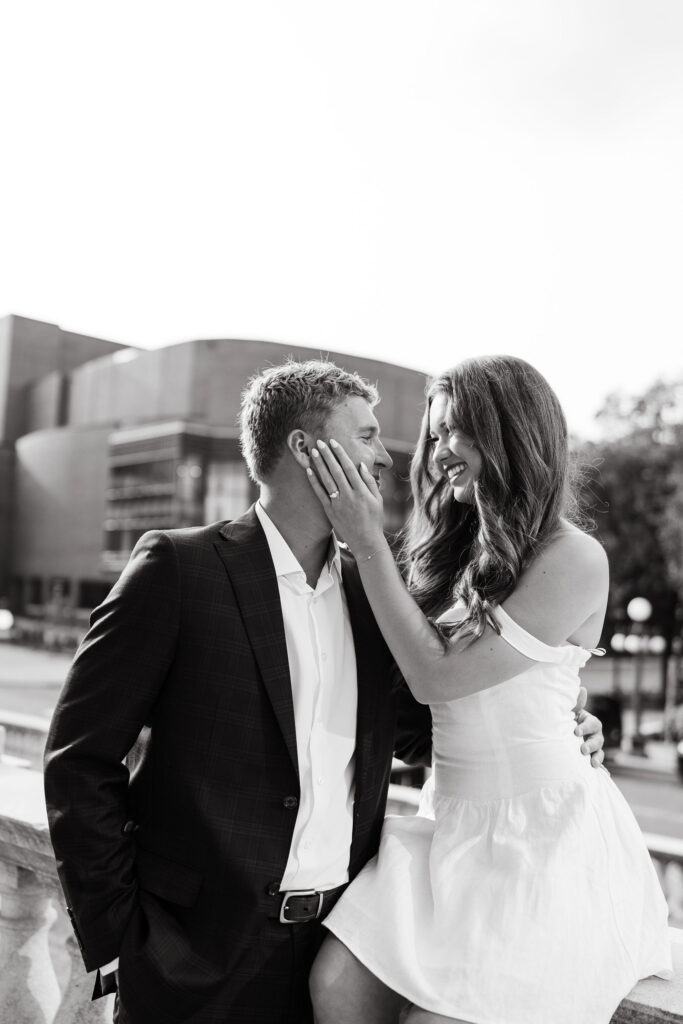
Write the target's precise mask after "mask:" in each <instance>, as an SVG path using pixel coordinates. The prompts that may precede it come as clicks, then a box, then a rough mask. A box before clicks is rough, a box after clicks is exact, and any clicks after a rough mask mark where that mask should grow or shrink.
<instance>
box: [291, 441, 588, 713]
mask: <svg viewBox="0 0 683 1024" xmlns="http://www.w3.org/2000/svg"><path fill="white" fill-rule="evenodd" d="M319 449H320V454H318V455H313V459H312V461H313V462H314V464H315V465H316V472H315V473H314V472H313V470H312V469H309V471H308V473H309V476H308V478H309V481H310V482H311V486H312V487H313V489H314V491H315V493H316V494H317V496H318V498H319V500H320V501H321V503H322V504H323V506H324V508H325V510H326V512H327V515H328V516H329V519H330V522H331V523H332V525H333V526H334V528H335V530H337V531H338V532H339V534H340V535H341V536H342V537H343V538H344V540H345V541H346V542H347V543H348V544H349V546H350V548H351V550H352V551H353V552H354V554H355V556H356V559H357V563H358V568H359V571H360V574H361V578H362V581H363V586H364V588H365V592H366V594H367V596H368V600H369V601H370V604H371V606H372V610H373V613H374V615H375V618H376V619H377V623H378V625H379V627H380V629H381V631H382V633H383V635H384V638H385V640H386V642H387V644H388V646H389V648H390V649H391V651H392V653H393V655H394V657H395V659H396V662H397V664H398V666H399V668H400V669H401V672H402V673H403V675H404V677H405V679H406V682H407V683H408V685H409V686H410V688H411V690H412V692H413V694H414V695H415V697H416V698H417V700H419V701H420V702H422V703H425V704H428V703H429V704H431V703H437V702H439V701H446V700H455V699H458V698H461V697H466V696H469V695H470V694H472V693H477V692H478V691H480V690H486V689H488V688H489V687H491V686H496V685H497V684H498V683H501V682H503V681H504V680H506V679H510V678H512V677H513V676H515V675H518V674H519V673H520V672H523V671H524V670H525V669H527V668H528V667H529V666H530V665H532V664H533V661H531V660H530V659H529V658H526V657H525V656H524V655H522V654H520V653H519V652H518V651H516V650H515V649H514V648H512V647H511V646H510V645H509V644H508V643H506V641H505V640H503V639H502V638H501V637H500V636H498V634H497V633H496V632H495V630H494V629H493V628H492V627H491V626H489V625H487V627H486V629H485V631H484V633H483V635H482V636H481V637H480V638H479V639H478V640H476V641H474V642H473V643H471V644H470V645H469V646H464V645H463V643H462V642H455V643H453V644H451V645H449V646H448V647H447V648H446V649H445V650H444V646H443V644H442V642H441V639H440V637H439V635H438V634H437V632H436V630H435V629H434V627H433V626H432V625H431V623H430V622H429V621H428V620H427V618H426V617H425V616H424V615H423V613H422V612H421V610H420V609H419V607H418V605H417V604H416V602H415V601H414V600H413V598H412V597H411V595H410V594H409V592H408V590H407V588H406V586H405V584H404V582H403V580H402V578H401V574H400V572H399V570H398V568H397V567H396V565H395V563H394V559H393V555H392V552H391V549H390V548H389V545H388V544H387V542H386V540H385V538H384V534H383V532H382V498H381V495H380V491H379V488H378V487H377V484H376V483H375V481H374V479H373V477H372V475H371V474H370V473H369V472H368V471H367V469H366V468H365V467H364V466H363V465H362V464H361V469H360V472H359V471H358V470H357V469H356V467H355V466H354V465H353V463H352V462H351V460H350V459H349V458H348V456H347V455H346V453H345V452H344V450H343V449H342V448H341V446H339V445H336V444H332V450H330V448H329V447H328V446H326V445H322V444H321V443H319ZM335 491H338V492H339V495H338V497H336V498H332V499H330V497H329V495H330V493H334V492H335ZM606 593H607V562H606V558H605V555H604V552H603V550H602V548H601V547H600V545H599V544H598V543H597V542H596V541H594V540H592V538H590V537H588V536H586V535H585V534H582V533H580V532H579V531H569V532H567V533H563V534H562V535H560V536H558V538H557V540H555V541H553V542H552V544H551V545H550V546H549V547H548V548H547V549H546V550H545V551H544V552H543V553H542V554H541V555H540V556H539V557H538V558H537V559H536V561H535V562H534V563H533V565H531V566H530V567H529V569H528V570H527V571H526V572H525V573H524V574H523V575H522V576H521V577H520V580H519V584H518V586H517V588H516V589H515V591H514V593H513V594H512V595H511V596H510V597H509V598H508V599H507V601H506V602H505V606H504V607H505V609H506V610H507V611H508V612H509V614H510V615H511V616H512V617H513V618H514V619H516V621H517V622H518V623H519V624H520V625H521V626H522V627H523V628H525V629H526V630H528V631H529V632H530V633H532V634H533V635H534V636H536V637H537V638H538V639H539V640H542V641H543V642H544V643H547V644H551V645H553V646H555V645H557V644H561V643H564V642H565V641H566V640H567V639H568V638H569V637H571V636H572V635H573V634H574V633H575V631H576V630H577V629H579V627H581V626H582V625H583V624H584V623H586V622H587V620H589V619H590V618H591V616H593V615H596V616H598V613H599V611H600V609H601V608H602V607H604V603H605V600H606ZM595 642H597V637H595Z"/></svg>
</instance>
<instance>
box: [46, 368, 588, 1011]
mask: <svg viewBox="0 0 683 1024" xmlns="http://www.w3.org/2000/svg"><path fill="white" fill-rule="evenodd" d="M377 400H378V396H377V393H376V391H375V389H374V388H372V387H370V386H369V385H367V384H366V383H365V382H364V381H362V380H361V379H360V378H359V377H358V376H356V375H354V374H349V373H346V372H345V371H343V370H340V369H339V368H337V367H335V366H333V365H332V364H329V363H317V362H311V363H303V364H297V363H288V364H285V365H283V366H279V367H275V368H273V369H270V370H268V371H266V372H265V373H264V374H261V375H260V376H258V377H256V378H255V379H254V380H253V381H252V382H251V384H250V386H249V387H248V389H247V391H246V392H245V395H244V400H243V409H242V445H243V451H244V455H245V458H246V461H247V465H248V467H249V471H250V473H251V475H252V477H253V478H254V479H255V480H256V481H257V482H258V483H259V485H260V489H261V493H260V500H259V502H258V503H257V505H256V506H255V507H254V508H252V509H250V510H249V511H248V512H247V513H246V514H245V515H244V516H242V517H241V518H240V519H238V520H236V521H235V522H232V523H222V524H221V523H218V524H215V525H213V526H208V527H201V528H197V529H190V530H177V531H176V530H174V531H168V532H153V533H149V534H146V535H145V536H144V537H142V538H141V540H140V541H139V542H138V544H137V546H136V548H135V550H134V551H133V554H132V555H131V559H130V562H129V564H128V566H127V568H126V570H125V571H124V573H123V574H122V576H121V578H120V580H119V581H118V583H117V584H116V585H115V586H114V588H113V590H112V592H111V593H110V595H109V596H108V598H107V599H106V600H105V602H104V603H103V604H102V605H101V606H100V607H99V608H97V609H96V610H95V611H94V612H93V616H92V623H91V628H90V631H89V633H88V635H87V637H86V638H85V640H84V642H83V645H82V646H81V648H80V650H79V652H78V654H77V656H76V659H75V661H74V665H73V667H72V670H71V673H70V675H69V677H68V679H67V682H66V685H65V687H64V691H63V693H62V695H61V697H60V701H59V703H58V706H57V709H56V711H55V716H54V719H53V723H52V727H51V730H50V735H49V737H48V743H47V750H46V760H45V783H46V794H47V801H48V808H49V818H50V828H51V834H52V840H53V844H54V847H55V853H56V857H57V863H58V867H59V871H60V877H61V880H62V884H63V887H64V892H65V895H66V900H67V905H68V907H69V908H70V914H71V917H72V921H73V924H74V928H75V931H76V934H77V937H78V939H79V942H80V944H81V948H82V951H83V957H84V960H85V964H86V967H87V968H88V969H89V970H93V969H95V968H102V969H103V971H102V978H99V977H98V985H97V987H96V991H102V990H103V989H105V990H106V989H107V988H109V987H110V986H111V985H112V984H113V980H114V979H115V980H116V984H117V986H118V1001H117V1014H118V1020H119V1021H120V1022H121V1024H174V1022H180V1021H183V1022H188V1024H209V1022H218V1021H221V1022H228V1021H230V1022H231V1024H241V1022H245V1024H246V1022H247V1021H258V1022H262V1024H276V1022H278V1024H281V1022H287V1024H303V1022H307V1021H310V1019H311V1011H310V1003H309V1000H308V992H307V975H308V970H309V968H310V965H311V963H312V961H313V958H314V956H315V953H316V952H317V949H318V947H319V945H320V942H321V940H322V934H323V932H322V927H321V920H322V918H323V917H324V915H325V914H326V913H327V911H328V910H329V909H330V907H331V906H332V905H333V903H334V901H335V900H336V899H337V898H338V896H339V895H340V893H341V891H342V889H343V887H344V885H345V884H346V883H347V882H348V880H349V879H351V878H353V877H354V876H355V875H356V874H357V873H358V871H359V870H360V868H361V867H362V866H363V864H364V863H365V862H366V861H367V860H368V859H369V858H370V857H371V856H372V855H373V854H374V853H375V851H376V849H377V845H378V841H379V834H380V829H381V824H382V817H383V814H384V807H385V802H386V793H387V785H388V780H389V771H390V765H391V756H392V751H393V750H396V752H397V754H398V755H399V756H401V757H403V758H404V759H407V760H411V761H420V760H421V761H423V762H424V761H426V760H428V758H429V747H430V720H429V713H428V710H427V709H426V708H425V707H424V706H423V705H419V704H417V703H416V702H415V701H413V700H412V698H411V696H410V694H409V693H408V692H407V690H406V688H405V685H404V684H403V683H402V681H401V680H400V677H399V676H398V674H397V671H396V669H395V666H394V664H393V661H392V659H391V656H390V654H389V651H388V649H387V647H386V645H385V644H384V641H383V640H382V637H381V635H380V634H379V631H378V629H377V626H376V623H375V621H374V619H373V617H372V614H371V612H370V609H369V606H368V604H367V601H366V599H365V596H364V593H363V590H362V587H361V585H360V581H359V577H358V573H357V570H356V568H355V565H354V562H353V559H352V557H351V556H350V555H349V554H348V553H347V552H345V551H343V550H340V549H339V547H338V545H337V542H336V539H335V538H334V536H331V532H330V526H329V523H328V521H327V519H326V518H325V516H324V513H323V512H322V509H321V506H320V504H319V502H318V500H317V498H316V497H315V495H314V494H313V493H312V491H311V489H310V486H309V484H308V481H307V480H306V477H305V468H306V466H307V465H308V452H309V451H310V449H311V446H312V445H313V444H314V443H315V439H316V438H317V437H320V436H333V437H335V438H337V439H338V440H339V441H340V442H341V443H342V444H343V445H344V447H345V449H346V450H347V452H349V454H350V455H351V457H352V458H353V459H354V461H355V462H356V463H357V464H359V463H360V462H361V461H362V462H364V463H365V464H366V466H367V467H368V468H369V469H370V470H371V472H372V473H373V475H374V476H375V478H376V479H377V480H379V478H380V474H381V471H382V470H383V469H388V468H389V467H390V466H391V459H390V457H389V455H388V453H387V451H386V449H385V448H384V446H383V445H382V443H381V441H380V437H379V425H378V423H377V420H376V418H375V415H374V413H373V407H374V405H375V404H376V402H377ZM583 728H584V731H585V732H586V733H589V732H591V731H592V730H594V729H595V720H592V721H591V722H588V723H586V722H584V725H583ZM598 728H599V723H598ZM587 742H588V743H589V749H590V750H598V749H599V747H600V746H601V737H600V736H599V735H597V736H593V737H592V738H590V739H589V740H588V741H587ZM127 756H128V767H124V765H123V764H122V763H121V762H122V759H123V758H124V757H127ZM398 895H399V894H397V896H398Z"/></svg>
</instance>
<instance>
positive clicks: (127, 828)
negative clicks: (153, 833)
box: [122, 821, 140, 836]
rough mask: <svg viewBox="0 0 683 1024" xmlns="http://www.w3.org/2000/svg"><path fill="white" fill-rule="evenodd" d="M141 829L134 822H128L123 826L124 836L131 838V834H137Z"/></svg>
mask: <svg viewBox="0 0 683 1024" xmlns="http://www.w3.org/2000/svg"><path fill="white" fill-rule="evenodd" d="M139 828H140V826H139V825H136V824H135V822H134V821H127V822H126V824H125V825H124V826H123V829H122V831H123V834H124V836H129V835H130V834H131V832H137V830H138V829H139Z"/></svg>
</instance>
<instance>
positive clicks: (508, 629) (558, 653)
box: [488, 605, 592, 666]
mask: <svg viewBox="0 0 683 1024" xmlns="http://www.w3.org/2000/svg"><path fill="white" fill-rule="evenodd" d="M488 617H489V621H490V622H491V625H492V627H493V628H494V629H495V631H496V632H497V633H498V634H499V635H500V636H501V637H502V638H503V640H505V641H506V643H508V644H510V646H511V647H514V648H515V650H516V651H519V653H520V654H523V655H524V656H525V657H526V658H530V659H531V660H532V661H544V662H550V663H552V664H556V665H578V666H580V665H584V664H585V663H586V662H587V661H588V659H589V657H590V656H591V654H592V651H587V650H585V648H583V647H579V646H577V645H576V644H562V645H561V646H560V647H551V646H550V644H546V643H543V641H542V640H539V639H538V637H535V636H533V635H532V634H531V633H528V632H527V631H526V629H524V628H523V627H522V626H520V625H519V623H518V622H515V620H514V619H513V618H512V617H511V616H510V615H508V613H507V612H506V611H505V609H504V608H501V606H500V605H496V606H495V607H493V606H489V610H488Z"/></svg>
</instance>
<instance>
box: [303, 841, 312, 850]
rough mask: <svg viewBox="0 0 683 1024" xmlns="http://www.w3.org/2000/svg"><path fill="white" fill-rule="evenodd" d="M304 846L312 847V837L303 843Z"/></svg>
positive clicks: (307, 848)
mask: <svg viewBox="0 0 683 1024" xmlns="http://www.w3.org/2000/svg"><path fill="white" fill-rule="evenodd" d="M303 847H304V850H310V848H311V840H310V839H306V841H305V842H304V844H303Z"/></svg>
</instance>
